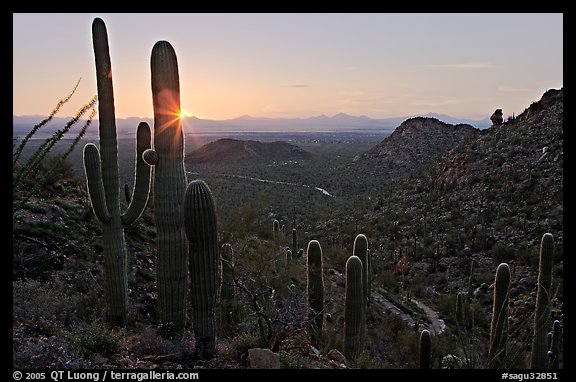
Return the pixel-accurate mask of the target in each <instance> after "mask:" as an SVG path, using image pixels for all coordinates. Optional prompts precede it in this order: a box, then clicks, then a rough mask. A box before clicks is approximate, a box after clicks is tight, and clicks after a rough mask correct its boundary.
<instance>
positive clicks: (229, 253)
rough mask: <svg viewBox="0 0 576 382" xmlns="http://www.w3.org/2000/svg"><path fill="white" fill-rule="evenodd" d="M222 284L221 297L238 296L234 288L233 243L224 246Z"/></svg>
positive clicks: (224, 298) (226, 298) (228, 298)
mask: <svg viewBox="0 0 576 382" xmlns="http://www.w3.org/2000/svg"><path fill="white" fill-rule="evenodd" d="M220 262H221V270H222V284H221V285H220V299H221V300H234V298H235V297H236V293H235V288H234V250H233V249H232V245H230V244H229V243H226V244H224V245H223V246H222V259H221V261H220Z"/></svg>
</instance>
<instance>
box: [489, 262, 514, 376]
mask: <svg viewBox="0 0 576 382" xmlns="http://www.w3.org/2000/svg"><path fill="white" fill-rule="evenodd" d="M509 288H510V267H509V266H508V264H506V263H502V264H500V265H499V266H498V269H496V278H495V280H494V302H493V305H492V322H491V325H490V349H489V352H488V362H489V365H490V367H491V368H494V369H497V368H499V367H501V366H503V365H502V362H503V360H504V357H505V356H506V344H507V342H508V289H509Z"/></svg>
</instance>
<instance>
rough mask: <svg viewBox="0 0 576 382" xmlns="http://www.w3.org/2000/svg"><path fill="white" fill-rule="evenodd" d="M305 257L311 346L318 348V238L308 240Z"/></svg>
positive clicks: (321, 281)
mask: <svg viewBox="0 0 576 382" xmlns="http://www.w3.org/2000/svg"><path fill="white" fill-rule="evenodd" d="M306 257H307V270H308V280H307V290H308V303H309V305H310V311H309V314H308V320H309V321H310V339H311V343H312V345H313V346H315V347H316V348H317V349H319V348H320V344H321V342H322V325H323V323H324V267H323V264H322V247H321V246H320V243H319V242H318V240H310V242H309V243H308V249H307V251H306Z"/></svg>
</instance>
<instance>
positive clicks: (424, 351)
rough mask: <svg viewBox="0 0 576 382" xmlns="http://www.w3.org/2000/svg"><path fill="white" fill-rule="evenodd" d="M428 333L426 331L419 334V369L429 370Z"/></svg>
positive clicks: (429, 342)
mask: <svg viewBox="0 0 576 382" xmlns="http://www.w3.org/2000/svg"><path fill="white" fill-rule="evenodd" d="M430 345H431V340H430V332H429V331H428V330H426V329H424V330H422V332H420V360H419V361H420V369H430V358H431V355H432V353H431V346H430Z"/></svg>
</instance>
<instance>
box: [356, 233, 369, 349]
mask: <svg viewBox="0 0 576 382" xmlns="http://www.w3.org/2000/svg"><path fill="white" fill-rule="evenodd" d="M352 255H354V256H357V257H358V258H359V259H360V261H362V295H363V298H364V305H363V308H362V326H361V330H362V331H361V333H360V336H361V338H362V342H364V337H365V335H366V333H365V330H366V310H367V309H366V308H367V305H368V239H367V238H366V235H364V234H361V233H360V234H358V235H356V238H354V247H353V249H352Z"/></svg>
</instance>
